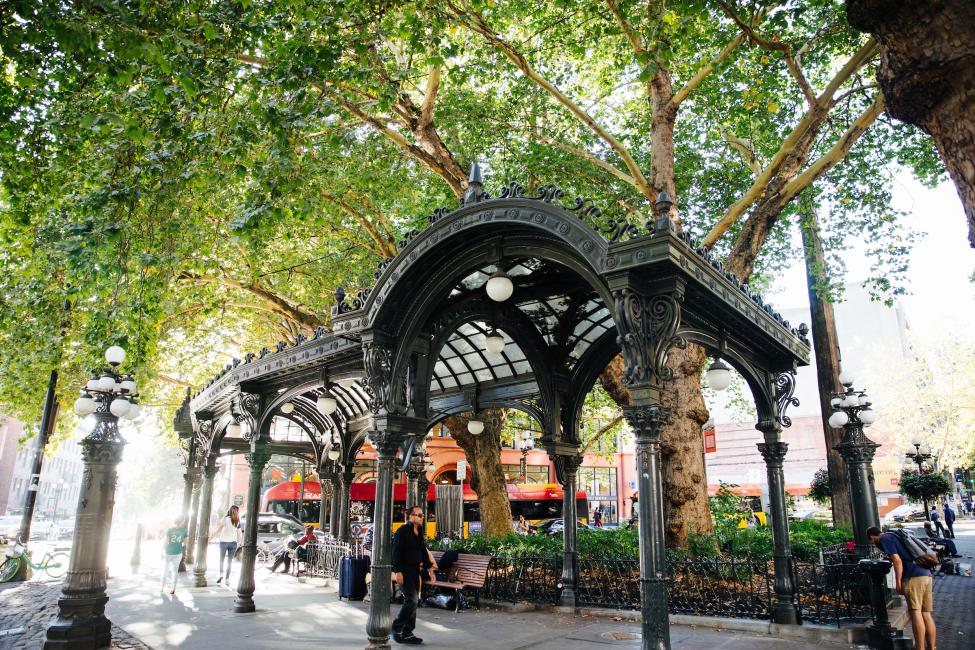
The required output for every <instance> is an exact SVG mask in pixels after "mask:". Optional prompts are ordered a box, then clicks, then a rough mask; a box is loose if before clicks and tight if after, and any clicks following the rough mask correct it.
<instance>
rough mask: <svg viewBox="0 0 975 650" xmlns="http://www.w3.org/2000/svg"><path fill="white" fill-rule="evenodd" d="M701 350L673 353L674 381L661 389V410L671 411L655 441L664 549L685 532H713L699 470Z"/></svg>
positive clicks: (703, 410)
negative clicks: (659, 464) (660, 474)
mask: <svg viewBox="0 0 975 650" xmlns="http://www.w3.org/2000/svg"><path fill="white" fill-rule="evenodd" d="M706 356H707V355H706V354H705V352H704V348H701V347H700V346H697V345H688V346H687V348H686V349H684V350H681V349H673V350H671V352H670V357H669V358H668V360H667V367H668V368H672V369H673V370H674V378H673V379H672V380H668V381H667V382H665V384H664V392H663V404H664V406H669V407H670V408H672V409H673V417H672V419H671V422H670V424H668V425H666V426H665V427H664V430H663V433H662V435H661V437H660V456H661V459H662V465H663V471H664V474H663V479H664V526H665V528H664V530H665V532H666V535H667V546H668V547H670V548H675V547H678V546H683V545H684V544H685V542H686V541H687V535H688V533H690V532H697V533H708V532H711V531H712V530H713V528H714V526H713V522H712V521H711V509H710V506H709V504H708V481H707V470H706V469H705V466H704V435H703V434H702V427H703V426H704V423H705V422H707V421H708V409H707V406H705V404H704V397H703V396H702V395H701V370H702V368H703V367H704V361H705V358H706Z"/></svg>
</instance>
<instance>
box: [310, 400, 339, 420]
mask: <svg viewBox="0 0 975 650" xmlns="http://www.w3.org/2000/svg"><path fill="white" fill-rule="evenodd" d="M338 407H339V404H338V402H336V401H335V398H334V397H329V396H328V395H322V396H321V397H319V398H318V400H317V401H316V402H315V408H317V409H318V412H319V413H321V414H322V415H332V414H333V413H335V411H336V410H338Z"/></svg>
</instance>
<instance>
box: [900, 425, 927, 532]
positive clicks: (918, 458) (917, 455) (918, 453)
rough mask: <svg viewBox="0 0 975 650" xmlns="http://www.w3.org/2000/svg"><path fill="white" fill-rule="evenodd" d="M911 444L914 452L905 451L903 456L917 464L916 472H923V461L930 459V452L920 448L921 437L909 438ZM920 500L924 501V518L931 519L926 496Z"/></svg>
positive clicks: (925, 448)
mask: <svg viewBox="0 0 975 650" xmlns="http://www.w3.org/2000/svg"><path fill="white" fill-rule="evenodd" d="M911 444H912V445H914V452H913V453H912V452H907V453H906V454H904V456H905V457H906V458H907V461H908V462H911V463H914V464H915V465H917V473H918V474H923V473H924V463H925V462H927V461H929V460H931V454H930V453H928V449H927V447H924V448H922V446H921V439H920V438H918V437H917V436H914V438H913V439H912V440H911ZM921 501H922V502H923V503H924V518H925V519H926V520H928V521H931V510H930V508H928V498H927V497H925V496H922V497H921Z"/></svg>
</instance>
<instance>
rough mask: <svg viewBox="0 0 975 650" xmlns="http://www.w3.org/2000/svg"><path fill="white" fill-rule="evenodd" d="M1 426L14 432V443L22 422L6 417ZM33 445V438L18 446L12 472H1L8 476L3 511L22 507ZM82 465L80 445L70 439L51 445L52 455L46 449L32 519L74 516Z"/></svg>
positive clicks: (56, 518) (29, 472) (21, 432)
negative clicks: (52, 448)
mask: <svg viewBox="0 0 975 650" xmlns="http://www.w3.org/2000/svg"><path fill="white" fill-rule="evenodd" d="M4 426H6V427H7V429H8V431H16V434H15V438H14V441H13V444H14V445H16V439H17V438H19V437H20V436H22V435H23V424H22V423H20V422H17V421H16V420H10V419H8V420H7V421H6V424H5V425H4ZM8 442H9V440H8ZM33 445H34V439H33V438H31V439H30V440H28V441H27V442H26V443H25V444H23V445H21V446H19V447H17V449H16V455H15V457H14V461H13V466H12V469H11V471H10V472H9V473H8V472H4V474H5V475H7V476H9V487H8V488H7V490H6V491H4V494H5V495H6V506H5V509H4V511H6V510H9V509H11V508H21V507H22V506H23V503H24V498H25V496H26V494H27V488H28V486H29V484H30V475H31V460H32V458H33ZM83 467H84V464H83V462H82V460H81V447H80V446H79V445H78V443H77V442H76V441H75V440H73V439H72V440H64V441H61V442H60V443H59V444H58V445H57V447H56V448H54V452H53V454H51V452H50V450H48V454H47V455H45V457H44V461H43V463H42V465H41V478H40V485H39V489H38V492H37V498H36V500H35V502H34V518H35V519H54V520H60V519H67V518H70V517H73V516H74V514H75V511H76V510H77V505H78V493H79V492H80V491H81V478H82V473H83ZM0 489H2V484H0Z"/></svg>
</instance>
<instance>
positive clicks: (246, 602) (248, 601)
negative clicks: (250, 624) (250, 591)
mask: <svg viewBox="0 0 975 650" xmlns="http://www.w3.org/2000/svg"><path fill="white" fill-rule="evenodd" d="M234 611H235V612H237V613H238V614H250V613H251V612H255V611H257V607H255V606H254V597H253V596H241V595H240V594H237V598H235V599H234Z"/></svg>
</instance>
